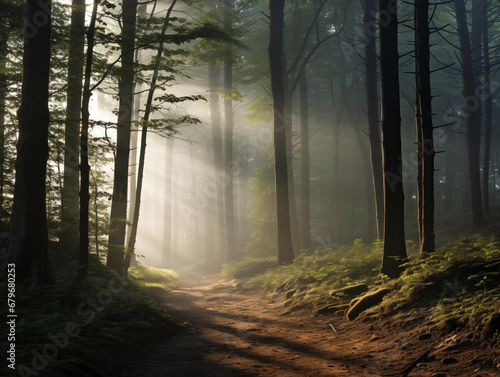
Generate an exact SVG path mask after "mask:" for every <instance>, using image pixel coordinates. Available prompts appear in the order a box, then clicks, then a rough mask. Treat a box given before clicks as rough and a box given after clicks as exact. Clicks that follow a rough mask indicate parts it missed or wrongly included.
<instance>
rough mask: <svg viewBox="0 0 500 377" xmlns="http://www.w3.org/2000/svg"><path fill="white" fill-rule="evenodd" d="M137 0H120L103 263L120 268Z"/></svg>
mask: <svg viewBox="0 0 500 377" xmlns="http://www.w3.org/2000/svg"><path fill="white" fill-rule="evenodd" d="M136 16H137V0H123V6H122V23H123V28H122V39H121V54H122V66H121V72H120V80H119V83H118V91H119V97H120V103H119V107H118V125H117V132H116V133H117V135H116V157H115V168H114V172H115V175H114V180H113V197H112V201H111V216H110V224H109V239H108V258H107V261H106V265H107V266H108V267H111V268H113V269H114V270H116V271H121V270H122V267H123V261H124V259H123V258H124V255H125V251H126V248H125V233H126V220H127V199H128V162H129V153H130V130H131V124H132V106H133V92H134V55H135V53H134V52H135V51H134V49H135V34H136Z"/></svg>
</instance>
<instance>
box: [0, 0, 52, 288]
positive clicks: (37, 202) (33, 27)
mask: <svg viewBox="0 0 500 377" xmlns="http://www.w3.org/2000/svg"><path fill="white" fill-rule="evenodd" d="M51 5H52V3H51V0H45V1H29V0H28V1H26V10H25V26H24V55H23V82H22V89H21V106H20V108H19V110H18V118H19V139H18V143H17V160H16V181H15V186H14V203H13V207H12V216H11V221H10V232H9V244H8V247H7V254H6V255H5V258H4V261H3V264H2V268H1V270H2V271H4V272H5V271H7V270H8V269H10V268H12V264H15V270H16V281H17V282H18V283H23V282H29V283H31V286H32V287H33V286H36V285H43V284H46V283H49V282H50V271H49V258H48V228H47V213H46V196H45V191H46V190H45V183H46V173H47V159H48V153H49V147H48V133H49V117H50V115H49V105H48V104H49V71H50V37H51Z"/></svg>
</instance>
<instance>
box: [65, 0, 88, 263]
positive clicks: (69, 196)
mask: <svg viewBox="0 0 500 377" xmlns="http://www.w3.org/2000/svg"><path fill="white" fill-rule="evenodd" d="M84 47H85V0H73V2H72V5H71V27H70V32H69V51H68V89H67V104H66V126H65V134H64V146H65V154H64V178H63V179H64V180H63V182H64V183H63V190H62V193H61V203H62V209H61V235H60V243H61V245H62V246H63V247H64V248H65V249H67V250H68V251H69V252H70V253H71V254H73V255H75V256H76V250H77V248H78V185H79V171H78V143H79V134H80V119H81V106H82V89H83V64H84V58H85V55H84Z"/></svg>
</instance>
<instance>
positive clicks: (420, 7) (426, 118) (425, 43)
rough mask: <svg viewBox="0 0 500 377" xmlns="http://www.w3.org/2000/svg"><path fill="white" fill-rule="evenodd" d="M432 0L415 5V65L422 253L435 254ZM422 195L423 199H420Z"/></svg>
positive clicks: (425, 0) (423, 0) (424, 0)
mask: <svg viewBox="0 0 500 377" xmlns="http://www.w3.org/2000/svg"><path fill="white" fill-rule="evenodd" d="M429 37H430V32H429V1H428V0H422V1H419V2H418V3H415V62H416V69H415V72H416V75H415V76H416V80H415V81H416V91H417V101H416V113H417V132H418V144H417V145H418V161H417V162H418V167H419V170H420V171H421V177H419V178H420V181H419V182H418V187H419V188H420V192H419V215H420V216H421V217H420V218H419V220H420V222H419V225H420V226H419V228H420V253H432V252H434V249H435V242H434V239H435V236H434V156H435V151H434V137H433V131H434V127H433V124H432V95H431V71H430V46H429ZM420 195H422V197H421V198H420Z"/></svg>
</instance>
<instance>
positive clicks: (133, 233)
mask: <svg viewBox="0 0 500 377" xmlns="http://www.w3.org/2000/svg"><path fill="white" fill-rule="evenodd" d="M176 3H177V0H174V1H172V4H170V7H169V8H168V11H167V14H166V15H165V20H164V22H163V27H162V30H161V35H162V36H163V35H165V33H166V31H167V28H168V25H169V23H170V15H171V14H172V10H173V9H174V7H175V4H176ZM163 49H164V41H163V39H162V40H161V41H160V44H159V46H158V53H157V56H156V64H155V67H154V71H153V77H152V78H151V86H150V88H149V92H148V99H147V101H146V109H145V111H144V119H143V121H144V125H143V126H142V130H141V147H140V152H139V165H138V169H137V191H136V194H135V203H134V204H135V206H134V218H133V219H132V228H131V229H130V239H129V241H128V245H127V252H126V254H125V259H124V261H123V267H122V269H123V273H124V274H125V275H126V274H127V272H128V268H129V266H130V261H131V260H132V256H133V255H134V253H135V241H136V238H137V229H138V226H139V211H140V208H141V194H142V183H143V176H144V163H145V160H146V146H147V137H148V126H147V124H148V122H149V116H150V115H151V106H152V104H153V98H154V92H155V89H156V82H157V81H158V72H159V70H160V63H161V57H162V55H163Z"/></svg>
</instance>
